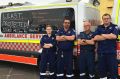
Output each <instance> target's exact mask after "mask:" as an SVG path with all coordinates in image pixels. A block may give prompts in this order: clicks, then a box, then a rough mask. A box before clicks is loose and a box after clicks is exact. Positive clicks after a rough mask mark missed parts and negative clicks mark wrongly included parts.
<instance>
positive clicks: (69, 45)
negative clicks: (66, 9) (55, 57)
mask: <svg viewBox="0 0 120 79" xmlns="http://www.w3.org/2000/svg"><path fill="white" fill-rule="evenodd" d="M62 35H65V36H72V35H75V32H74V31H73V29H69V30H68V31H65V30H64V28H61V29H59V30H58V32H57V36H62ZM73 45H74V41H68V40H66V41H58V48H59V49H62V50H72V49H73Z"/></svg>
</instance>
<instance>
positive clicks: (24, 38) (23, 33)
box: [0, 0, 100, 65]
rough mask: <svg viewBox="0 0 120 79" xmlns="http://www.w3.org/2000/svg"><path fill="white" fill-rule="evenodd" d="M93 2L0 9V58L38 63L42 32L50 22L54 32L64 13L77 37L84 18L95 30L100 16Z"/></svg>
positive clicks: (69, 1) (78, 0)
mask: <svg viewBox="0 0 120 79" xmlns="http://www.w3.org/2000/svg"><path fill="white" fill-rule="evenodd" d="M92 1H93V0H92ZM92 1H91V0H90V2H84V0H66V1H65V0H64V1H63V2H60V3H59V2H57V3H50V4H47V5H27V6H19V7H17V6H9V7H6V8H2V9H0V60H2V61H10V62H17V63H24V64H30V65H37V64H38V62H40V59H39V57H40V53H41V47H40V40H41V37H42V36H43V35H44V34H45V25H46V24H51V25H52V26H53V32H54V33H56V31H57V29H59V28H60V27H62V24H63V19H64V17H66V16H67V17H70V19H71V28H73V29H74V30H75V32H76V37H77V36H78V34H79V33H80V32H81V31H83V21H85V20H89V21H90V22H91V24H92V28H91V30H93V31H94V30H95V28H96V26H97V25H99V24H100V15H99V10H98V8H97V7H96V6H93V4H92ZM95 1H96V0H95ZM76 40H77V39H76ZM76 53H79V46H77V42H75V50H74V54H75V55H76Z"/></svg>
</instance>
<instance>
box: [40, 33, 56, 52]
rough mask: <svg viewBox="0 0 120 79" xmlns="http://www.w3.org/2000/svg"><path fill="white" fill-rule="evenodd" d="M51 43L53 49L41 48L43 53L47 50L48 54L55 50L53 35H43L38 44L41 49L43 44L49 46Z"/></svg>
mask: <svg viewBox="0 0 120 79" xmlns="http://www.w3.org/2000/svg"><path fill="white" fill-rule="evenodd" d="M49 43H51V44H52V45H53V47H51V48H43V52H46V51H48V50H49V52H50V51H51V52H52V51H55V50H56V38H55V35H51V36H50V37H49V36H48V35H44V36H43V37H42V38H41V41H40V44H41V47H43V46H44V44H49Z"/></svg>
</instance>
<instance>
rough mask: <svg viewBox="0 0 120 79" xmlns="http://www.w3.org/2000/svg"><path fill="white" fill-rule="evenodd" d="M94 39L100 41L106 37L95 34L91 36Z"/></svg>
mask: <svg viewBox="0 0 120 79" xmlns="http://www.w3.org/2000/svg"><path fill="white" fill-rule="evenodd" d="M93 40H94V41H102V40H106V38H105V37H104V36H102V35H96V36H95V37H94V38H93Z"/></svg>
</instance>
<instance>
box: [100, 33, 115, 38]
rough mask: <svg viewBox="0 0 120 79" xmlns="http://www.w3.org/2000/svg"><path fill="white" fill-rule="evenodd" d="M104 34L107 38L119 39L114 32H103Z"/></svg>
mask: <svg viewBox="0 0 120 79" xmlns="http://www.w3.org/2000/svg"><path fill="white" fill-rule="evenodd" d="M102 36H103V37H104V38H106V39H117V36H116V35H115V34H113V33H110V34H102Z"/></svg>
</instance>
